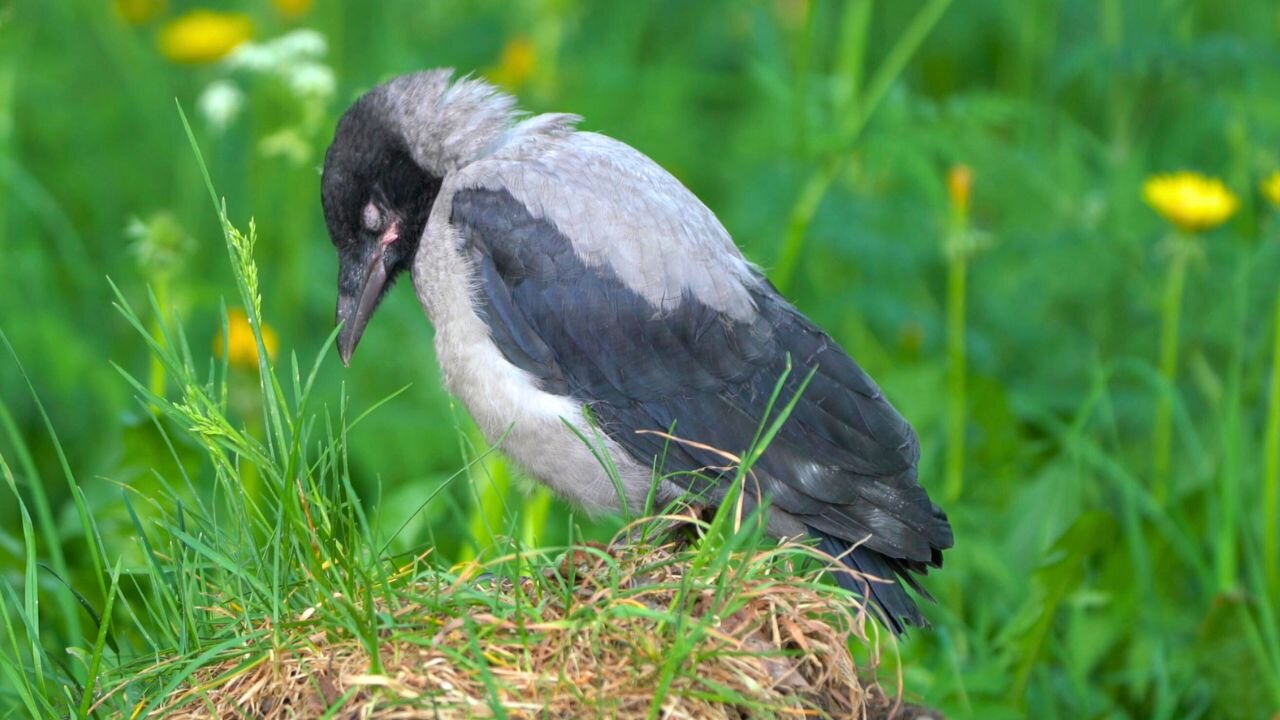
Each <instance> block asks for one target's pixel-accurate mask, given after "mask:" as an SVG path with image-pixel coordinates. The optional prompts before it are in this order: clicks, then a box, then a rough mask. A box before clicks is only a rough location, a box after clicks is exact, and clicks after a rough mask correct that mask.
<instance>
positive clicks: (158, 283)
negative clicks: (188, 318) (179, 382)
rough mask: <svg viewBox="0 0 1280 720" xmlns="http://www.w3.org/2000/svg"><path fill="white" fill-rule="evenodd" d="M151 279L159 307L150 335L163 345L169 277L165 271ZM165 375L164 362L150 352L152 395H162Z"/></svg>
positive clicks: (160, 396) (148, 383)
mask: <svg viewBox="0 0 1280 720" xmlns="http://www.w3.org/2000/svg"><path fill="white" fill-rule="evenodd" d="M152 281H153V285H152V287H151V290H152V292H154V293H155V296H156V307H157V308H159V312H158V313H157V314H156V316H155V318H153V319H152V321H151V335H152V336H153V337H155V338H156V342H157V343H161V344H162V346H163V343H164V337H165V332H167V330H166V326H167V325H168V322H169V317H168V315H169V277H168V275H167V274H165V273H157V274H156V276H155V277H153V278H152ZM165 377H167V372H166V371H165V368H164V363H163V362H161V360H160V353H158V352H155V353H151V365H150V372H149V373H148V375H147V378H148V381H147V389H148V390H150V391H151V394H152V395H155V396H156V397H158V398H162V397H164V391H165ZM151 410H152V412H157V411H158V410H159V408H157V407H155V406H154V405H153V406H152V408H151Z"/></svg>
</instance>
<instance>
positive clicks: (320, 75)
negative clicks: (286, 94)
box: [286, 62, 338, 99]
mask: <svg viewBox="0 0 1280 720" xmlns="http://www.w3.org/2000/svg"><path fill="white" fill-rule="evenodd" d="M286 79H287V81H288V83H289V88H290V89H291V90H293V92H294V93H296V94H298V95H300V96H303V97H311V98H317V99H328V98H330V97H333V93H334V91H335V90H336V89H337V84H338V83H337V80H336V79H335V78H334V77H333V70H332V69H331V68H330V67H329V66H328V65H322V64H320V63H315V62H306V63H299V64H297V65H294V66H293V67H292V68H290V70H289V71H288V73H287V74H286Z"/></svg>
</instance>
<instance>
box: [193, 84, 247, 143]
mask: <svg viewBox="0 0 1280 720" xmlns="http://www.w3.org/2000/svg"><path fill="white" fill-rule="evenodd" d="M196 107H197V108H198V109H199V110H200V114H201V115H203V116H204V119H205V122H207V123H209V127H210V128H212V129H213V130H214V132H219V133H220V132H222V131H223V130H226V129H227V126H229V125H230V124H231V123H233V122H235V119H236V118H237V117H238V116H239V115H240V111H241V110H242V109H243V108H244V93H243V92H241V90H240V88H238V87H236V86H235V84H234V83H232V82H231V81H230V80H214V81H213V82H211V83H209V86H208V87H206V88H205V89H204V92H202V93H200V97H199V98H198V99H197V100H196Z"/></svg>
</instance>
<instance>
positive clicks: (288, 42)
mask: <svg viewBox="0 0 1280 720" xmlns="http://www.w3.org/2000/svg"><path fill="white" fill-rule="evenodd" d="M270 44H271V45H274V46H275V48H276V50H277V51H278V52H279V53H280V54H281V55H282V56H284V57H285V58H287V59H290V60H302V59H315V58H322V57H324V56H325V54H326V53H327V52H329V43H328V42H327V41H326V40H325V39H324V35H321V34H320V33H318V32H316V31H315V30H309V29H307V28H301V29H298V30H294V31H293V32H290V33H286V34H284V35H281V36H280V37H278V38H276V39H275V40H272V41H271V42H270Z"/></svg>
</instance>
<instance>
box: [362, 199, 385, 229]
mask: <svg viewBox="0 0 1280 720" xmlns="http://www.w3.org/2000/svg"><path fill="white" fill-rule="evenodd" d="M362 220H363V222H364V228H365V229H366V230H368V231H370V232H377V231H379V230H381V229H382V220H383V214H382V208H379V207H378V206H377V204H375V203H374V202H373V201H372V200H370V201H369V203H368V204H367V205H365V206H364V214H363V218H362Z"/></svg>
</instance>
